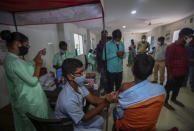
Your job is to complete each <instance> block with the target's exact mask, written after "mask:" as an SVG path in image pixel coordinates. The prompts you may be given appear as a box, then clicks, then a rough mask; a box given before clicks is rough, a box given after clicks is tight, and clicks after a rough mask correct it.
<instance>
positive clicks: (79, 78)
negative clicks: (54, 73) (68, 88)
mask: <svg viewBox="0 0 194 131" xmlns="http://www.w3.org/2000/svg"><path fill="white" fill-rule="evenodd" d="M85 79H86V75H83V76H80V77H75V78H74V82H75V83H77V84H78V85H79V86H82V85H83V84H84V80H85Z"/></svg>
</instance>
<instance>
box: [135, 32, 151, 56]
mask: <svg viewBox="0 0 194 131" xmlns="http://www.w3.org/2000/svg"><path fill="white" fill-rule="evenodd" d="M141 39H142V41H140V42H139V43H138V44H137V53H138V54H146V53H147V52H148V51H149V47H150V45H149V43H148V42H147V41H146V36H145V35H143V36H142V37H141Z"/></svg>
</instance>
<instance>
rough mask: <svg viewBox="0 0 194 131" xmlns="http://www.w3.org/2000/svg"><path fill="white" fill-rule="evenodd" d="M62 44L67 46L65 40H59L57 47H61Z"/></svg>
mask: <svg viewBox="0 0 194 131" xmlns="http://www.w3.org/2000/svg"><path fill="white" fill-rule="evenodd" d="M63 46H66V47H67V43H66V42H65V41H60V42H59V48H60V49H61V48H62V47H63Z"/></svg>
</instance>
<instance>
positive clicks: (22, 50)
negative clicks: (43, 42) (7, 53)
mask: <svg viewBox="0 0 194 131" xmlns="http://www.w3.org/2000/svg"><path fill="white" fill-rule="evenodd" d="M28 49H29V48H28V47H26V46H24V45H22V46H20V47H19V55H20V56H24V55H26V54H27V53H28Z"/></svg>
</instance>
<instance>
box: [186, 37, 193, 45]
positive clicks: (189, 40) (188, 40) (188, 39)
mask: <svg viewBox="0 0 194 131" xmlns="http://www.w3.org/2000/svg"><path fill="white" fill-rule="evenodd" d="M192 39H193V38H192V37H189V38H186V40H185V41H186V43H187V44H189V43H190V42H191V41H192Z"/></svg>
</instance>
